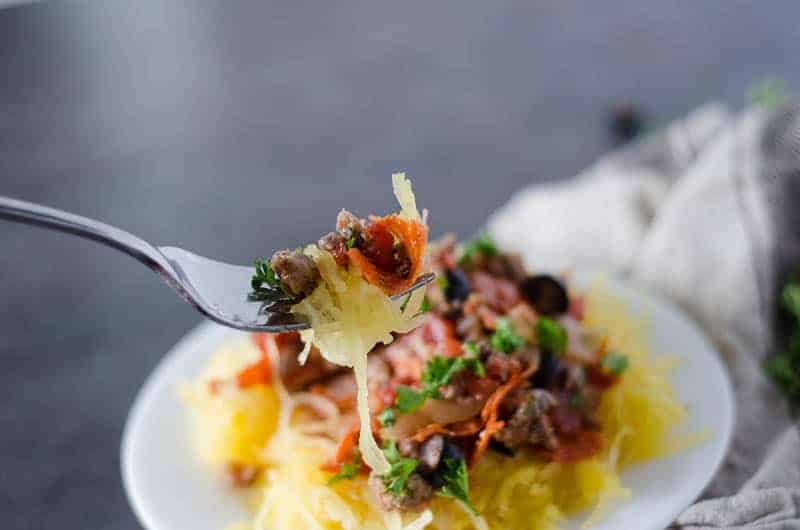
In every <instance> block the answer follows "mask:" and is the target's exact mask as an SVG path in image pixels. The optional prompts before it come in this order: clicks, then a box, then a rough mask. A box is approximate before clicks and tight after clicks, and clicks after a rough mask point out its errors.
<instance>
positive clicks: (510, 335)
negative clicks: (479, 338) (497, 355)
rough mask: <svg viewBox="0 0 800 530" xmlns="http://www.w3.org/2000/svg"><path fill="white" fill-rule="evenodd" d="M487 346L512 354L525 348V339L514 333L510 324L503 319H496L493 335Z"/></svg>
mask: <svg viewBox="0 0 800 530" xmlns="http://www.w3.org/2000/svg"><path fill="white" fill-rule="evenodd" d="M489 344H491V345H492V348H494V349H495V350H497V351H501V352H503V353H513V352H514V351H515V350H517V349H519V348H521V347H523V346H525V339H523V338H522V337H520V336H519V335H517V334H516V333H514V329H513V328H512V327H511V322H509V321H508V320H507V319H505V318H498V319H497V322H496V324H495V330H494V334H493V335H492V336H491V337H490V338H489Z"/></svg>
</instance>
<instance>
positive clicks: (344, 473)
mask: <svg viewBox="0 0 800 530" xmlns="http://www.w3.org/2000/svg"><path fill="white" fill-rule="evenodd" d="M360 471H361V454H360V453H356V456H354V457H353V460H352V461H350V462H345V463H343V464H342V465H341V467H340V468H339V472H338V473H336V474H335V475H334V476H332V477H331V478H330V479H328V486H333V485H334V484H336V483H337V482H340V481H342V480H353V479H354V478H356V477H357V476H358V473H359V472H360Z"/></svg>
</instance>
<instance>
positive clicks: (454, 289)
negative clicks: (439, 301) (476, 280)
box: [444, 269, 469, 302]
mask: <svg viewBox="0 0 800 530" xmlns="http://www.w3.org/2000/svg"><path fill="white" fill-rule="evenodd" d="M445 278H447V288H446V289H445V290H444V295H445V296H446V297H447V301H448V302H463V301H464V300H466V299H467V297H468V296H469V278H467V275H466V274H464V271H462V270H461V269H453V270H449V271H447V272H446V273H445Z"/></svg>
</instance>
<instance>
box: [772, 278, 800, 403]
mask: <svg viewBox="0 0 800 530" xmlns="http://www.w3.org/2000/svg"><path fill="white" fill-rule="evenodd" d="M781 302H782V304H783V307H784V308H785V309H786V310H787V311H788V312H789V313H790V314H791V315H792V318H793V320H794V323H793V326H794V329H793V332H792V335H791V337H790V339H789V343H788V344H787V345H786V349H785V350H784V351H783V352H781V353H779V354H777V355H775V356H774V357H772V358H771V359H769V360H768V361H767V363H766V370H767V373H768V374H769V376H770V377H771V378H772V380H773V381H774V382H775V384H776V385H778V388H780V389H781V390H782V391H783V393H784V394H786V397H788V398H789V401H790V402H792V403H793V404H795V405H800V285H798V284H796V283H790V284H788V285H786V286H785V287H784V288H783V291H782V292H781Z"/></svg>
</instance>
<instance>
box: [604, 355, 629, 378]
mask: <svg viewBox="0 0 800 530" xmlns="http://www.w3.org/2000/svg"><path fill="white" fill-rule="evenodd" d="M629 364H630V361H629V360H628V356H627V355H623V354H621V353H619V352H616V351H610V352H608V353H606V354H605V356H603V360H602V362H601V363H600V365H601V366H602V368H603V371H605V372H606V373H608V374H611V375H622V374H623V372H625V370H627V369H628V365H629Z"/></svg>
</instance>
